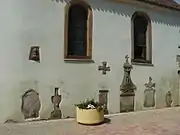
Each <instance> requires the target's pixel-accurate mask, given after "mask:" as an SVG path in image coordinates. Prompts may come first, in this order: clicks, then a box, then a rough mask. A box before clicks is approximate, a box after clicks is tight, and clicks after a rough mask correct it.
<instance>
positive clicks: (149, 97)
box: [144, 77, 156, 107]
mask: <svg viewBox="0 0 180 135" xmlns="http://www.w3.org/2000/svg"><path fill="white" fill-rule="evenodd" d="M144 85H145V87H146V89H145V91H144V96H145V97H144V107H154V106H155V91H156V90H155V89H154V88H155V85H156V84H155V83H152V78H151V77H149V82H148V83H145V84H144Z"/></svg>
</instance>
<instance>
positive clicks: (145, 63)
mask: <svg viewBox="0 0 180 135" xmlns="http://www.w3.org/2000/svg"><path fill="white" fill-rule="evenodd" d="M131 63H132V65H138V66H150V67H153V66H154V65H153V64H152V63H150V62H149V61H144V62H139V61H136V60H131Z"/></svg>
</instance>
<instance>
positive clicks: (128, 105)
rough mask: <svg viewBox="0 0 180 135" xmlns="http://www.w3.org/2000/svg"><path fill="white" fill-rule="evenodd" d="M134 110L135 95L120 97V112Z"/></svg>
mask: <svg viewBox="0 0 180 135" xmlns="http://www.w3.org/2000/svg"><path fill="white" fill-rule="evenodd" d="M132 111H134V96H121V97H120V112H132Z"/></svg>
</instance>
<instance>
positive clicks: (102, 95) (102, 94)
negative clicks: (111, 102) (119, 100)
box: [99, 90, 108, 114]
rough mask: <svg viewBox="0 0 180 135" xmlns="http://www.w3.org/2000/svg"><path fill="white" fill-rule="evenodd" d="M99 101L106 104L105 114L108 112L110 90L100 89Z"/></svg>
mask: <svg viewBox="0 0 180 135" xmlns="http://www.w3.org/2000/svg"><path fill="white" fill-rule="evenodd" d="M99 103H100V104H103V105H104V106H105V109H104V114H108V109H107V104H108V90H100V91H99Z"/></svg>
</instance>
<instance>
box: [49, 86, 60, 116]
mask: <svg viewBox="0 0 180 135" xmlns="http://www.w3.org/2000/svg"><path fill="white" fill-rule="evenodd" d="M58 90H59V88H55V90H54V96H52V97H51V101H52V103H53V105H54V110H53V111H52V112H51V119H61V117H62V113H61V110H60V107H59V104H60V102H61V100H62V98H61V95H59V94H58Z"/></svg>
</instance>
